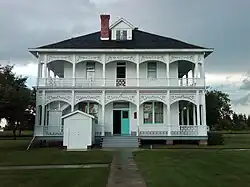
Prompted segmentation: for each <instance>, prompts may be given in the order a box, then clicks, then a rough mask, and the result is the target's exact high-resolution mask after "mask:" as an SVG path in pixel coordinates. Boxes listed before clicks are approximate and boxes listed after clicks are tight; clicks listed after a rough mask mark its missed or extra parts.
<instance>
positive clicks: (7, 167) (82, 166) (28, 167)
mask: <svg viewBox="0 0 250 187" xmlns="http://www.w3.org/2000/svg"><path fill="white" fill-rule="evenodd" d="M103 167H109V164H76V165H37V166H0V170H30V169H72V168H103Z"/></svg>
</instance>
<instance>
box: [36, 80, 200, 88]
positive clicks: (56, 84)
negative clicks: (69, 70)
mask: <svg viewBox="0 0 250 187" xmlns="http://www.w3.org/2000/svg"><path fill="white" fill-rule="evenodd" d="M137 83H139V86H140V87H159V86H161V87H162V86H180V87H195V86H204V79H201V78H196V79H194V78H190V79H178V78H169V79H167V78H155V79H147V78H139V79H136V78H124V79H123V78H117V79H102V78H95V79H84V78H39V79H38V86H39V87H50V88H61V87H77V88H79V87H80V88H84V87H135V86H137Z"/></svg>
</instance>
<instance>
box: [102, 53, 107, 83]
mask: <svg viewBox="0 0 250 187" xmlns="http://www.w3.org/2000/svg"><path fill="white" fill-rule="evenodd" d="M102 62H103V64H102V79H103V86H105V85H106V57H104V60H103V61H102Z"/></svg>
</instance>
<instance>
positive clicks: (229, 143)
mask: <svg viewBox="0 0 250 187" xmlns="http://www.w3.org/2000/svg"><path fill="white" fill-rule="evenodd" d="M223 137H224V144H223V145H213V146H202V145H194V144H179V145H178V144H177V145H164V144H155V145H153V148H155V149H165V148H167V149H169V148H177V149H211V148H212V149H238V148H241V149H250V134H223ZM144 147H145V148H147V147H149V145H147V146H144Z"/></svg>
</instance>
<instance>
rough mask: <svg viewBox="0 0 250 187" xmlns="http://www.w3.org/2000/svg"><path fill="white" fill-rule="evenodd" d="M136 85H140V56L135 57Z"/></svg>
mask: <svg viewBox="0 0 250 187" xmlns="http://www.w3.org/2000/svg"><path fill="white" fill-rule="evenodd" d="M136 85H137V87H139V85H140V55H138V54H137V55H136Z"/></svg>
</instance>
